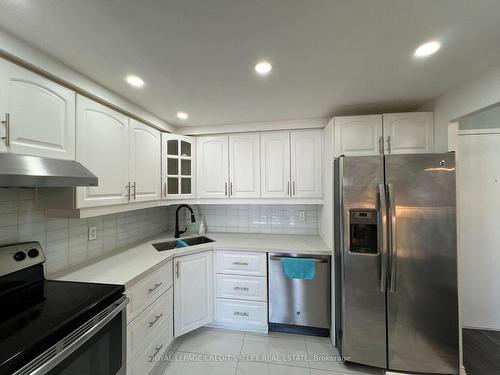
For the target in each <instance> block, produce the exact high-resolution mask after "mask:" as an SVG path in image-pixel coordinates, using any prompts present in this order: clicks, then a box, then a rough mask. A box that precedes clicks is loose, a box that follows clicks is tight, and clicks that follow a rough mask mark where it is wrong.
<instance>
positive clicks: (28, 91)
mask: <svg viewBox="0 0 500 375" xmlns="http://www.w3.org/2000/svg"><path fill="white" fill-rule="evenodd" d="M0 84H1V89H0V116H1V117H2V120H4V118H5V115H6V113H8V114H9V116H10V137H9V138H10V146H8V147H7V145H6V143H5V142H4V140H1V141H0V151H4V152H12V153H16V154H26V155H33V156H41V157H50V158H56V159H69V160H75V92H74V91H71V90H69V89H67V88H65V87H63V86H61V85H59V84H57V83H55V82H52V81H50V80H48V79H46V78H44V77H41V76H39V75H37V74H35V73H32V72H30V71H28V70H26V69H24V68H21V67H19V66H17V65H14V64H11V63H9V62H6V61H0ZM4 133H5V129H3V126H2V129H1V130H0V134H1V136H4Z"/></svg>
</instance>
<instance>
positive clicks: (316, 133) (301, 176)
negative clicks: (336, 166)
mask: <svg viewBox="0 0 500 375" xmlns="http://www.w3.org/2000/svg"><path fill="white" fill-rule="evenodd" d="M291 146H292V147H291V150H292V152H291V154H292V162H291V166H292V197H294V198H321V196H322V193H323V186H322V162H321V159H322V149H323V142H322V130H321V129H315V130H300V131H293V132H292V133H291Z"/></svg>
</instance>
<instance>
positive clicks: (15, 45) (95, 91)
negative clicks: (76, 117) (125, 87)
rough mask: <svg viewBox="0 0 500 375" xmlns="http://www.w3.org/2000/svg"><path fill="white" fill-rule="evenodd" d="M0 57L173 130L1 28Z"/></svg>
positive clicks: (171, 129)
mask: <svg viewBox="0 0 500 375" xmlns="http://www.w3.org/2000/svg"><path fill="white" fill-rule="evenodd" d="M2 57H4V58H7V59H8V60H10V61H13V62H15V63H18V64H19V65H22V66H24V67H26V68H28V69H31V70H34V71H35V72H37V73H40V74H43V75H45V76H47V77H48V78H50V79H53V80H55V81H57V82H59V83H61V84H63V85H65V86H67V87H69V88H71V89H73V90H75V91H77V92H79V93H81V94H83V95H85V96H88V97H90V98H91V99H93V100H96V101H99V102H101V103H103V104H105V105H108V106H109V107H112V108H114V109H116V110H118V111H120V112H123V113H124V114H126V115H128V116H130V117H134V118H136V119H137V120H141V121H143V122H145V123H147V124H149V125H151V126H153V127H155V128H157V129H159V130H166V131H171V132H173V131H175V130H176V128H175V127H174V126H172V125H170V124H168V123H166V122H165V121H163V120H162V119H160V118H158V117H157V116H155V115H153V114H151V113H149V112H148V111H146V110H144V109H143V108H141V107H139V106H137V105H136V104H134V103H132V102H130V101H128V100H127V99H124V98H123V97H121V96H119V95H117V94H115V93H114V92H112V91H110V90H108V89H107V88H105V87H103V86H101V85H100V84H98V83H96V82H94V81H92V80H91V79H90V78H88V77H86V76H84V75H83V74H80V73H78V72H77V71H75V70H73V69H72V68H70V67H69V66H67V65H65V64H63V63H62V62H60V61H58V60H55V59H54V58H52V57H51V56H49V55H47V54H45V53H44V52H43V51H41V50H39V49H37V48H34V47H32V46H30V45H28V44H26V43H24V42H22V41H20V40H19V39H16V38H15V37H13V36H11V35H10V34H8V33H6V32H4V31H2V30H0V58H2Z"/></svg>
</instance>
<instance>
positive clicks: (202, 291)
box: [174, 251, 214, 337]
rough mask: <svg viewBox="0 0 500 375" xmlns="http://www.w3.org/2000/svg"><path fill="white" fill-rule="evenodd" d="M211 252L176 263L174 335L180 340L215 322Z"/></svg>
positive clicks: (175, 261)
mask: <svg viewBox="0 0 500 375" xmlns="http://www.w3.org/2000/svg"><path fill="white" fill-rule="evenodd" d="M213 279H214V274H213V259H212V251H206V252H203V253H198V254H193V255H186V256H183V257H180V258H176V259H175V260H174V327H175V328H174V334H175V337H179V336H181V335H183V334H185V333H188V332H190V331H192V330H194V329H196V328H199V327H202V326H204V325H206V324H208V323H210V322H212V321H213V317H214V281H213Z"/></svg>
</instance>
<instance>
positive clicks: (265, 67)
mask: <svg viewBox="0 0 500 375" xmlns="http://www.w3.org/2000/svg"><path fill="white" fill-rule="evenodd" d="M272 68H273V66H272V65H271V64H270V63H268V62H267V61H260V62H258V63H257V65H255V71H256V72H257V74H260V75H261V76H265V75H267V74H269V72H270V71H271V69H272Z"/></svg>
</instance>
